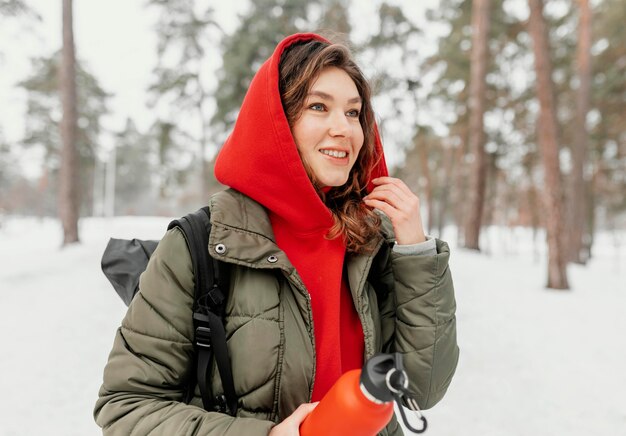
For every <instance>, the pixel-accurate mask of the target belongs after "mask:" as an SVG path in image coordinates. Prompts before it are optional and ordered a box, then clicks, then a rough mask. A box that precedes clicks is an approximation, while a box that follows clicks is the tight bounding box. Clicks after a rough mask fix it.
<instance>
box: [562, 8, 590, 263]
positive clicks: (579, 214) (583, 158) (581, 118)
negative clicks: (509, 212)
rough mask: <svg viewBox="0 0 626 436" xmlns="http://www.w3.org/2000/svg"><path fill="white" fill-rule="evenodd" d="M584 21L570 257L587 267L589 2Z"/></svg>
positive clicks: (580, 42) (580, 26) (579, 58)
mask: <svg viewBox="0 0 626 436" xmlns="http://www.w3.org/2000/svg"><path fill="white" fill-rule="evenodd" d="M579 5H580V20H579V24H578V52H577V56H576V63H577V70H578V80H579V86H578V93H577V95H576V122H575V123H574V141H573V144H572V177H571V185H570V201H569V213H568V215H569V219H570V229H569V236H568V242H569V243H568V247H567V255H568V259H567V260H569V261H571V262H576V263H581V264H584V263H586V261H587V258H586V255H585V250H584V241H586V240H587V239H588V237H587V227H588V225H587V205H586V202H587V198H586V195H585V194H586V192H587V185H588V182H587V181H586V180H585V166H586V164H587V155H588V153H587V147H588V140H589V135H588V132H587V126H586V121H587V113H588V112H589V105H590V102H591V10H590V8H589V0H579Z"/></svg>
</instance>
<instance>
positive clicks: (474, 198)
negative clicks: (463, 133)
mask: <svg viewBox="0 0 626 436" xmlns="http://www.w3.org/2000/svg"><path fill="white" fill-rule="evenodd" d="M490 22H491V1H490V0H473V2H472V51H471V60H470V62H471V67H470V83H469V84H470V91H469V102H468V107H469V111H470V114H469V116H470V119H469V138H468V139H469V149H470V152H471V153H472V157H473V162H472V168H471V177H470V191H469V194H470V195H469V205H468V206H469V207H468V210H469V212H468V214H467V218H466V220H465V248H469V249H472V250H479V237H480V228H481V225H482V216H483V209H484V203H485V188H486V183H487V156H486V152H485V140H486V135H485V126H484V124H483V118H484V115H485V109H486V108H485V104H486V93H487V92H486V91H487V83H486V77H487V70H488V67H489V29H490Z"/></svg>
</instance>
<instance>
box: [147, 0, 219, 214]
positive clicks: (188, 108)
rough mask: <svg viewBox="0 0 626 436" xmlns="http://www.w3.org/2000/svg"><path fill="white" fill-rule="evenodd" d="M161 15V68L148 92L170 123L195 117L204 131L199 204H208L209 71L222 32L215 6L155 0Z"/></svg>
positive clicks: (200, 140)
mask: <svg viewBox="0 0 626 436" xmlns="http://www.w3.org/2000/svg"><path fill="white" fill-rule="evenodd" d="M148 5H149V6H151V7H156V8H158V9H159V10H160V16H159V22H158V24H157V27H156V29H157V30H158V33H157V35H158V49H157V53H158V65H157V67H156V68H155V70H154V74H155V81H154V83H153V84H152V85H151V86H150V88H149V91H150V93H151V94H152V96H153V101H152V103H151V104H152V105H154V104H157V103H158V102H167V103H168V105H169V106H170V107H171V110H170V111H169V113H168V117H169V119H168V122H171V123H179V122H181V121H182V120H185V119H189V118H191V119H192V120H194V121H195V122H196V124H197V125H199V126H200V129H199V135H198V136H197V138H194V141H195V142H197V144H198V148H197V149H198V153H197V156H198V157H197V163H198V166H199V170H200V171H199V179H200V180H199V182H198V186H199V187H200V203H203V204H204V203H206V201H207V200H208V194H209V190H210V185H211V180H210V178H209V174H208V169H207V163H206V158H207V154H208V148H209V145H210V139H211V138H210V136H211V135H210V134H209V130H210V129H209V128H210V106H211V99H212V92H213V91H212V90H211V89H210V87H209V85H208V84H207V75H206V67H207V64H208V62H209V58H210V57H217V56H218V53H217V47H218V42H219V41H218V38H219V36H220V34H221V32H222V31H221V28H220V26H219V25H218V24H217V22H216V21H215V19H214V18H213V13H214V11H213V8H212V7H210V6H209V7H201V6H199V5H198V3H196V2H194V1H193V0H174V1H172V0H151V1H150V2H149V3H148Z"/></svg>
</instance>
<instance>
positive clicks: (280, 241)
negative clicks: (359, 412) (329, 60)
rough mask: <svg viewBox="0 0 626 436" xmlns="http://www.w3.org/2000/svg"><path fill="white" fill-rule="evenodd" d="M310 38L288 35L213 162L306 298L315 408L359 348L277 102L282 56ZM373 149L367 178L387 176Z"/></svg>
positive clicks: (353, 316) (326, 218) (341, 248)
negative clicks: (267, 231) (255, 214)
mask: <svg viewBox="0 0 626 436" xmlns="http://www.w3.org/2000/svg"><path fill="white" fill-rule="evenodd" d="M310 39H315V40H319V41H324V42H328V41H327V40H326V39H324V38H322V37H320V36H319V35H315V34H312V33H309V34H296V35H292V36H289V37H287V38H285V39H284V40H283V41H282V42H281V43H280V44H278V46H277V47H276V50H275V51H274V54H273V55H272V56H271V57H270V58H269V59H268V60H267V61H266V62H265V63H264V64H263V65H262V66H261V68H260V69H259V71H258V72H257V73H256V75H255V76H254V78H253V80H252V82H251V83H250V87H249V89H248V92H247V94H246V97H245V98H244V101H243V103H242V106H241V110H240V112H239V116H238V118H237V121H236V123H235V127H234V128H233V131H232V133H231V134H230V136H229V137H228V139H227V140H226V142H225V143H224V146H223V147H222V149H221V151H220V153H219V155H218V157H217V160H216V163H215V177H216V178H217V179H218V180H219V181H220V182H221V183H223V184H225V185H228V186H230V187H231V188H234V189H236V190H237V191H239V192H242V193H243V194H245V195H247V196H249V197H250V198H252V199H254V200H255V201H257V202H259V203H260V204H262V205H263V206H264V207H265V208H266V209H267V210H268V214H269V217H270V221H271V223H272V228H273V230H274V235H275V238H276V244H277V245H278V246H279V247H280V248H281V250H283V251H284V252H285V253H286V255H287V257H288V258H289V261H290V262H291V263H292V265H293V266H294V267H295V268H296V271H297V272H298V274H299V275H300V278H301V279H302V282H303V283H304V285H305V286H306V288H307V290H308V292H309V295H310V296H311V308H312V311H313V326H314V336H315V352H316V358H315V364H316V373H315V380H314V387H313V395H312V401H317V400H320V399H321V398H322V397H323V396H324V394H325V393H326V392H327V391H328V389H330V387H331V386H332V385H333V383H334V382H335V381H336V380H337V379H338V378H339V377H340V376H341V374H343V373H344V372H345V371H348V370H350V369H354V368H360V367H361V366H362V364H363V349H364V342H363V330H362V326H361V323H360V321H359V318H358V315H357V313H356V310H355V307H354V303H353V301H352V297H351V295H350V290H349V288H348V285H347V279H346V277H345V276H344V272H343V270H344V268H343V265H344V257H345V253H346V249H345V245H344V243H343V241H342V240H341V238H336V239H334V240H328V239H326V238H325V235H326V234H327V233H328V230H329V229H330V227H331V226H332V224H333V220H332V215H331V213H330V211H329V210H328V208H327V207H326V206H325V205H324V203H323V202H322V201H321V199H320V197H319V196H318V195H317V193H316V192H315V189H314V188H313V185H312V183H311V181H310V180H309V177H308V176H307V174H306V171H305V169H304V166H303V165H302V161H301V160H300V156H299V154H298V151H297V148H296V144H295V142H294V139H293V137H292V135H291V130H290V128H289V124H288V122H287V118H286V116H285V113H284V111H283V106H282V103H281V100H280V92H279V87H278V79H279V68H278V67H279V62H280V56H281V54H282V53H283V51H284V50H285V48H286V47H288V46H289V45H291V44H293V43H294V42H297V41H302V40H310ZM376 149H377V151H378V153H379V154H380V156H381V159H380V163H379V164H378V166H377V167H375V168H372V171H371V173H372V175H371V178H374V177H379V176H383V175H387V168H386V165H385V161H384V156H383V155H382V146H381V142H380V138H379V137H378V135H377V136H376ZM370 189H371V185H370Z"/></svg>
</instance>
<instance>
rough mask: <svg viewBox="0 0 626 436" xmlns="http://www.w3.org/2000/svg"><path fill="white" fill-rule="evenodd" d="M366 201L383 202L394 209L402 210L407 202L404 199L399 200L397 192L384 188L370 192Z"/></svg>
mask: <svg viewBox="0 0 626 436" xmlns="http://www.w3.org/2000/svg"><path fill="white" fill-rule="evenodd" d="M367 199H372V200H381V201H385V202H387V203H389V204H391V205H392V206H393V207H395V208H396V209H404V208H406V204H407V200H406V199H405V198H401V196H400V195H398V192H397V191H393V190H391V189H385V188H383V189H379V190H374V191H372V192H371V193H370V194H368V195H367Z"/></svg>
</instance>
